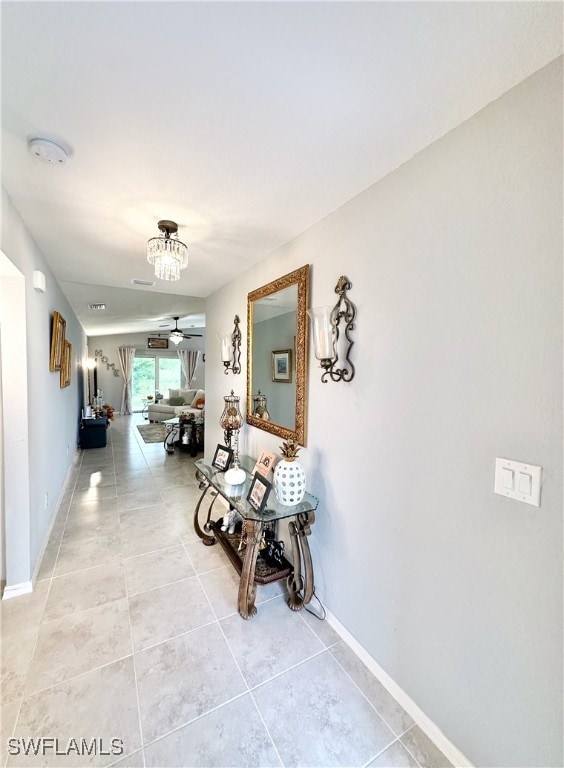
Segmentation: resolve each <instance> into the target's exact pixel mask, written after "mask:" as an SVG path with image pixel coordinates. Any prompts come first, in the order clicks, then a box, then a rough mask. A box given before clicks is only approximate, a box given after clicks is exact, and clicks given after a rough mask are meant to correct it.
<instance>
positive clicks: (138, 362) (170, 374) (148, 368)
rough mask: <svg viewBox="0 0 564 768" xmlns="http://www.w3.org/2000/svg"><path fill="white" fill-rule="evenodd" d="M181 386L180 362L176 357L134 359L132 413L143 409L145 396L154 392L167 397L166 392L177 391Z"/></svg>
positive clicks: (140, 357)
mask: <svg viewBox="0 0 564 768" xmlns="http://www.w3.org/2000/svg"><path fill="white" fill-rule="evenodd" d="M181 384H182V371H181V367H180V360H179V359H178V358H177V357H160V356H156V357H146V356H141V355H140V356H139V357H137V356H136V357H135V360H134V361H133V373H132V376H131V401H132V403H131V404H132V411H140V410H142V408H143V400H144V399H145V398H146V397H147V395H154V394H155V392H156V390H159V391H160V392H162V394H163V395H164V396H165V397H168V390H169V388H171V389H178V388H179V387H180V386H181Z"/></svg>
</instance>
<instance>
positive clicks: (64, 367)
mask: <svg viewBox="0 0 564 768" xmlns="http://www.w3.org/2000/svg"><path fill="white" fill-rule="evenodd" d="M71 359H72V344H71V343H70V341H67V340H66V339H64V341H63V356H62V360H61V370H60V377H61V379H60V382H61V383H60V386H61V387H68V386H69V384H70V383H71Z"/></svg>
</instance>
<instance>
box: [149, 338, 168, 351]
mask: <svg viewBox="0 0 564 768" xmlns="http://www.w3.org/2000/svg"><path fill="white" fill-rule="evenodd" d="M147 348H148V349H168V339H161V338H159V337H158V336H149V338H148V339H147Z"/></svg>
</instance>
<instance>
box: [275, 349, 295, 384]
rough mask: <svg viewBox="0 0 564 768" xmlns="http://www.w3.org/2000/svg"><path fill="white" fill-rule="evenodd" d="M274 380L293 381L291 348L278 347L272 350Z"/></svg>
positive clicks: (288, 382)
mask: <svg viewBox="0 0 564 768" xmlns="http://www.w3.org/2000/svg"><path fill="white" fill-rule="evenodd" d="M272 381H280V382H284V383H286V384H291V383H292V350H291V349H277V350H275V351H274V352H272Z"/></svg>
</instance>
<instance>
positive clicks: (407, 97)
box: [2, 0, 562, 335]
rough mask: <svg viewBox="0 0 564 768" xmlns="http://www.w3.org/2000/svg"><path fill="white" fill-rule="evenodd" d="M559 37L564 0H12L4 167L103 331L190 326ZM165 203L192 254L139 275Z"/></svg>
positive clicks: (545, 53) (74, 295)
mask: <svg viewBox="0 0 564 768" xmlns="http://www.w3.org/2000/svg"><path fill="white" fill-rule="evenodd" d="M561 52H562V6H561V4H560V3H543V2H531V3H526V2H516V3H513V2H491V3H488V2H475V3H464V2H444V3H443V2H438V3H426V2H415V3H407V2H406V3H403V2H381V3H378V2H358V3H355V2H343V3H340V2H314V3H305V2H275V3H271V2H227V3H223V2H194V3H192V2H170V3H169V2H116V1H115V0H112V1H111V2H21V1H20V0H18V2H3V3H2V102H3V182H4V186H5V188H6V190H7V192H8V194H9V195H10V197H11V198H12V201H13V202H14V204H15V206H16V207H17V209H18V210H19V211H20V213H21V215H22V217H23V219H24V221H25V222H26V224H27V226H28V228H29V229H30V231H31V233H32V235H33V237H34V238H35V240H36V242H37V243H38V245H39V247H40V249H41V250H42V252H43V253H44V254H45V257H46V258H47V261H48V262H49V265H50V267H51V269H52V270H53V272H54V274H55V276H56V277H57V278H58V279H59V281H60V282H61V285H62V288H63V290H64V292H65V294H66V295H67V297H68V299H69V301H70V303H71V305H72V306H73V309H74V310H75V311H76V313H77V315H78V317H79V319H80V320H81V322H82V323H83V325H84V328H85V330H86V331H87V333H88V334H90V335H94V334H104V333H118V332H123V331H125V330H130V331H134V330H135V331H140V330H143V331H145V330H154V329H156V328H157V327H158V325H160V324H161V323H162V319H160V318H162V317H164V316H170V315H180V316H181V317H182V318H183V319H184V318H187V320H186V322H184V320H183V321H182V322H181V325H182V327H186V326H187V325H190V323H193V322H194V318H195V317H198V316H199V319H198V322H200V321H201V312H202V308H203V302H202V301H201V299H202V298H203V297H205V296H207V295H208V294H210V293H211V292H213V291H214V290H215V289H217V288H219V287H220V286H221V285H222V284H224V283H226V282H228V281H229V280H231V279H232V278H233V277H234V276H236V275H237V274H240V273H241V272H243V271H244V270H246V269H248V268H249V267H250V266H251V265H252V264H254V263H256V262H257V261H259V260H260V259H262V258H264V257H265V256H267V255H268V254H269V253H270V252H272V251H273V250H274V249H276V248H277V247H279V246H280V245H282V244H284V243H285V242H287V241H289V240H291V239H292V238H293V237H295V236H296V235H298V234H299V233H300V232H301V231H303V230H304V229H305V228H307V227H308V226H310V225H311V224H313V223H314V222H316V221H318V220H319V219H320V218H322V217H323V216H325V215H327V214H328V213H330V212H331V211H332V210H334V209H335V208H338V207H339V206H340V205H342V204H343V203H345V202H346V201H347V200H349V199H351V198H352V197H354V196H355V195H356V194H358V193H359V192H361V191H362V190H363V189H365V188H366V187H368V186H370V185H371V184H373V183H374V182H376V181H377V180H378V179H380V178H382V177H383V176H384V175H385V174H387V173H389V172H390V171H391V170H393V169H394V168H396V167H397V166H398V165H400V164H401V163H403V162H405V161H406V160H407V159H409V158H410V157H412V156H413V155H414V154H415V153H416V152H418V151H420V150H421V149H423V148H424V147H425V146H427V145H428V144H430V143H431V142H433V141H435V140H436V139H438V138H439V137H440V136H442V135H444V134H445V133H446V132H448V131H449V130H451V129H452V128H454V127H455V126H457V125H459V124H460V123H461V122H463V121H464V120H465V119H467V118H468V117H470V116H471V115H473V114H475V113H476V112H477V111H478V110H480V109H481V108H482V107H484V106H485V105H486V104H487V103H489V102H490V101H492V100H493V99H495V98H497V97H498V96H500V95H501V94H502V93H504V92H505V91H507V90H508V89H509V88H511V87H512V86H514V85H516V84H517V83H518V82H520V81H521V80H523V79H524V78H526V77H527V76H528V75H530V74H532V73H533V72H535V71H536V70H538V69H540V68H541V67H543V66H544V65H545V64H547V63H548V62H549V61H551V60H552V59H554V58H556V57H557V56H558V55H560V54H561ZM37 134H40V135H43V136H49V137H53V138H57V139H59V140H62V141H64V142H66V143H67V144H68V145H69V146H70V147H71V148H72V158H71V159H70V160H69V162H68V163H67V164H66V165H64V166H58V167H54V166H51V165H47V164H44V163H41V162H40V161H38V160H37V159H35V158H33V157H32V156H31V155H30V154H29V153H28V151H27V148H26V141H27V138H28V137H29V136H30V135H37ZM161 218H167V219H173V220H175V221H177V222H178V224H179V226H180V231H179V234H180V237H181V239H183V240H184V241H185V242H186V243H187V244H188V245H189V249H190V264H189V266H188V268H187V269H186V270H185V271H184V272H183V273H182V279H181V280H180V281H179V282H176V283H167V282H162V281H157V283H158V284H157V285H155V286H154V288H152V289H150V290H148V289H146V288H132V286H131V280H132V278H139V279H145V280H151V279H153V274H152V267H151V266H150V265H149V264H148V263H147V262H146V260H145V244H146V241H147V240H148V239H149V238H150V237H152V236H155V235H157V234H158V231H157V226H156V224H157V221H158V220H159V219H161ZM139 294H142V295H139ZM100 301H104V302H106V304H107V305H108V310H107V312H106V313H105V315H104V316H103V317H100V315H101V314H102V313H92V312H90V311H89V310H88V309H87V307H86V305H87V303H89V302H100ZM190 318H192V319H190Z"/></svg>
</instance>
